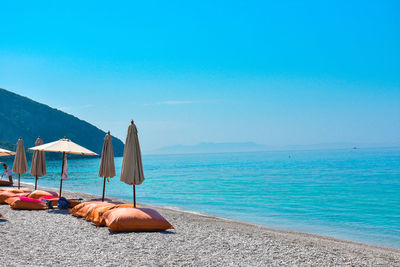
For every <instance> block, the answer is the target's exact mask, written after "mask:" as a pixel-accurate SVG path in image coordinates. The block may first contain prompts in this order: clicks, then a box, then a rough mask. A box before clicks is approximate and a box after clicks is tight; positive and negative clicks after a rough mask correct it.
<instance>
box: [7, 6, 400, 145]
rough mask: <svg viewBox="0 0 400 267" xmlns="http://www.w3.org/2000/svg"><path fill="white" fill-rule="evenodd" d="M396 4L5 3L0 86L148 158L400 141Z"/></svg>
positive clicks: (399, 33)
mask: <svg viewBox="0 0 400 267" xmlns="http://www.w3.org/2000/svg"><path fill="white" fill-rule="evenodd" d="M399 14H400V2H399V1H196V2H195V1H140V2H139V1H137V2H136V1H125V2H124V1H66V2H60V1H1V3H0V17H1V26H0V87H1V88H5V89H8V90H10V91H13V92H16V93H18V94H22V95H24V96H27V97H30V98H32V99H34V100H36V101H39V102H42V103H45V104H47V105H49V106H52V107H55V108H59V109H62V110H63V111H66V112H68V113H70V114H73V115H75V116H77V117H79V118H81V119H84V120H87V121H88V122H91V123H93V124H94V125H96V126H97V127H99V128H101V129H103V130H111V132H112V133H113V134H114V135H116V136H118V137H120V138H121V139H122V140H123V141H125V135H126V130H127V127H128V125H129V121H130V119H131V118H133V119H134V120H135V122H136V124H137V126H138V129H139V133H140V140H141V143H142V147H143V150H144V151H149V150H152V149H154V148H158V147H162V146H167V145H174V144H196V143H199V142H246V141H254V142H257V143H261V144H266V145H287V144H314V143H325V142H358V143H388V144H392V143H397V144H398V143H400V15H399Z"/></svg>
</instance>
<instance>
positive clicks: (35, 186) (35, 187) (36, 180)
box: [35, 176, 38, 190]
mask: <svg viewBox="0 0 400 267" xmlns="http://www.w3.org/2000/svg"><path fill="white" fill-rule="evenodd" d="M35 178H36V179H35V190H37V179H38V177H37V176H36V177H35Z"/></svg>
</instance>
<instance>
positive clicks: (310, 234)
mask: <svg viewBox="0 0 400 267" xmlns="http://www.w3.org/2000/svg"><path fill="white" fill-rule="evenodd" d="M34 185H35V184H34V183H29V182H21V187H28V188H31V189H33V188H34ZM0 188H1V187H0ZM38 188H41V189H42V190H46V191H53V192H58V191H59V188H53V187H43V186H38ZM63 192H67V193H69V194H83V195H88V196H90V198H101V195H97V194H92V193H86V192H80V191H68V190H63ZM106 198H107V196H106ZM112 199H113V200H117V201H121V202H124V203H132V202H129V200H126V199H122V198H112ZM140 205H142V206H144V207H149V208H153V209H164V210H170V211H175V212H183V213H188V214H192V215H196V216H202V217H208V218H213V219H217V220H224V221H228V222H232V223H240V224H244V225H249V226H254V227H258V228H265V229H267V230H269V231H276V232H278V233H291V234H304V235H309V236H313V237H317V238H324V239H327V240H333V241H335V240H336V241H340V242H349V243H354V244H362V245H365V246H370V247H375V248H384V249H393V250H395V251H399V252H400V247H399V248H397V247H390V246H385V245H378V244H372V243H367V242H362V241H354V240H350V239H342V238H338V237H333V236H328V235H323V234H315V233H309V232H302V231H295V230H285V229H279V228H273V227H269V226H266V225H263V224H259V223H253V222H247V221H241V220H238V219H233V218H226V217H220V216H217V215H213V214H208V213H203V212H199V211H193V210H187V209H184V208H181V207H175V206H168V205H165V206H164V205H153V204H146V203H145V204H144V203H140Z"/></svg>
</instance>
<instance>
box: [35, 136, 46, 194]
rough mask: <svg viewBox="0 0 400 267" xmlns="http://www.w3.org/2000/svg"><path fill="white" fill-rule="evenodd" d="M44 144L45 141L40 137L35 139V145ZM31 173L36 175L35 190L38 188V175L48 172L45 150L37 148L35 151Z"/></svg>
mask: <svg viewBox="0 0 400 267" xmlns="http://www.w3.org/2000/svg"><path fill="white" fill-rule="evenodd" d="M40 145H43V141H42V139H41V138H40V136H39V137H38V139H36V141H35V146H40ZM31 174H32V175H33V176H35V190H36V189H37V180H38V177H41V176H43V175H45V174H46V158H45V154H44V151H39V150H35V151H33V157H32V164H31Z"/></svg>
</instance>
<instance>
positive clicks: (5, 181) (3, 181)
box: [0, 180, 13, 186]
mask: <svg viewBox="0 0 400 267" xmlns="http://www.w3.org/2000/svg"><path fill="white" fill-rule="evenodd" d="M12 185H13V183H12V182H10V181H7V180H0V186H12Z"/></svg>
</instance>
